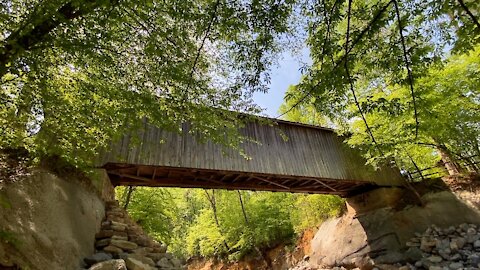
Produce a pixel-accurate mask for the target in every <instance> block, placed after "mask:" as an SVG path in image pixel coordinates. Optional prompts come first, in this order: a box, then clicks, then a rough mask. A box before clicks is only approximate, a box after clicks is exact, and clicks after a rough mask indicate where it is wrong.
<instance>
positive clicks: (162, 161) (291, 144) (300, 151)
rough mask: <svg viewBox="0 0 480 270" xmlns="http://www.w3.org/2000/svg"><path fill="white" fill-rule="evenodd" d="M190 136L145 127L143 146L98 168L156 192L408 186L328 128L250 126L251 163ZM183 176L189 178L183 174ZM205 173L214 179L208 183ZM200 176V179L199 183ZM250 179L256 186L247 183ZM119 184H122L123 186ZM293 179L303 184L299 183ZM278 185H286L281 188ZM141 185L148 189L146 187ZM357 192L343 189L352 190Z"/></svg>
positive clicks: (120, 152) (128, 146) (129, 145)
mask: <svg viewBox="0 0 480 270" xmlns="http://www.w3.org/2000/svg"><path fill="white" fill-rule="evenodd" d="M188 130H189V125H188V124H184V125H183V126H182V134H178V133H175V132H169V131H165V130H161V129H158V128H156V127H153V126H150V125H148V124H145V131H144V132H141V134H140V136H139V139H140V143H139V144H133V140H132V136H131V135H129V134H127V135H125V136H124V137H123V138H122V139H121V140H119V141H118V142H114V143H112V144H111V147H110V149H107V150H106V151H104V152H103V153H102V154H101V155H100V157H99V160H98V163H97V164H98V166H100V167H105V168H107V169H108V170H109V173H111V175H112V176H114V178H115V179H116V181H117V184H123V185H126V184H134V183H133V182H132V178H128V177H125V175H126V172H127V171H128V175H132V174H133V173H134V172H135V171H133V170H134V169H132V168H135V170H136V172H137V174H138V171H139V170H140V171H143V172H140V174H142V173H143V174H144V178H147V179H150V178H151V179H152V181H153V180H154V179H156V180H155V181H157V183H156V184H155V183H149V184H148V185H153V186H156V185H163V186H182V184H181V183H182V179H183V181H184V185H186V184H185V183H186V182H188V181H190V182H188V187H192V185H193V186H195V185H197V187H202V186H198V185H200V182H198V181H200V180H201V181H203V182H202V185H203V187H208V188H218V187H219V186H220V184H219V183H226V185H223V186H222V187H221V188H229V187H231V188H232V189H242V188H241V186H239V185H242V184H243V185H245V187H247V188H246V189H252V185H251V184H250V183H249V184H248V185H247V182H252V181H257V182H258V181H260V182H262V185H263V189H262V188H259V189H258V190H273V189H274V188H279V189H280V190H282V184H281V183H282V182H286V183H289V187H292V188H293V187H298V188H300V189H302V188H301V187H302V186H304V187H310V189H312V188H311V187H317V188H318V190H317V192H316V191H315V190H313V191H312V192H313V193H329V192H328V191H329V190H332V188H330V189H329V188H328V187H329V185H328V184H326V183H327V182H328V183H330V184H332V183H335V182H338V183H339V184H341V183H342V182H343V183H352V184H354V186H358V185H364V184H366V183H370V184H374V185H376V186H401V185H403V183H404V180H403V179H402V177H401V176H400V173H399V172H398V170H397V169H396V168H389V167H383V168H381V169H378V170H375V169H374V168H373V167H372V166H368V165H365V160H364V159H363V158H362V157H361V156H360V154H359V153H358V152H357V151H355V150H354V149H351V148H349V147H348V146H347V145H346V144H345V143H343V138H341V137H338V136H337V135H336V134H335V132H334V131H332V130H330V129H326V128H320V127H315V126H308V125H303V124H298V123H291V122H286V121H276V123H275V124H274V125H264V124H260V123H258V122H250V123H248V124H247V125H246V126H245V127H244V128H242V129H241V130H240V131H241V133H242V134H243V135H246V136H249V137H251V138H253V139H254V140H256V141H258V142H259V144H257V143H253V142H246V143H244V144H243V145H242V148H243V149H244V150H245V152H246V154H247V155H248V156H249V157H250V159H245V158H243V157H242V156H241V155H240V154H239V153H238V152H237V151H235V150H231V149H225V148H224V147H222V146H219V145H216V144H214V143H212V142H211V141H208V142H206V143H204V144H202V143H199V140H198V139H197V138H196V137H195V136H193V135H191V134H189V133H188ZM282 133H283V134H284V135H285V136H286V137H287V138H288V139H287V140H285V139H284V137H285V136H282ZM138 168H140V169H138ZM155 168H158V172H162V173H164V175H163V176H161V175H160V174H156V175H154V171H156V170H157V169H155ZM162 168H163V169H162ZM122 170H123V171H124V172H123V173H122ZM185 170H187V171H189V173H182V172H184V171H185ZM167 171H169V172H170V174H172V173H173V174H175V175H177V178H179V179H177V181H176V182H175V181H174V180H175V179H172V177H171V175H169V174H167V173H166V172H167ZM147 172H148V173H147ZM205 172H209V173H210V174H209V175H212V177H213V178H212V179H210V182H208V180H209V178H208V177H206V175H205ZM200 174H202V177H195V175H200ZM122 175H123V176H122ZM152 176H153V177H152ZM244 176H247V177H244ZM248 176H250V178H254V180H252V179H247V178H249V177H248ZM142 177H143V176H142ZM161 177H163V178H161ZM127 178H128V179H127ZM137 178H138V177H137ZM187 178H188V179H187ZM258 178H260V179H263V181H262V180H258ZM120 179H124V180H122V181H123V182H122V181H121V180H120ZM139 179H140V178H139ZM161 179H170V180H171V181H173V182H172V183H170V182H171V181H170V180H169V181H170V182H169V181H167V180H165V181H167V182H168V183H166V182H165V181H163V180H161ZM199 179H200V180H199ZM234 179H235V180H234ZM269 179H270V180H269ZM271 179H273V180H271ZM295 179H303V180H302V182H301V183H295ZM137 180H138V179H137ZM187 180H188V181H187ZM280 180H282V182H279V181H280ZM129 181H130V182H129ZM162 181H163V182H162ZM214 181H217V183H216V184H215V182H214ZM229 181H232V182H231V183H230V182H229ZM272 181H273V183H272ZM305 181H308V182H307V183H305ZM134 182H135V181H134ZM197 182H198V184H196V183H197ZM142 183H143V184H142ZM162 183H163V184H162ZM175 183H176V184H175ZM205 183H209V184H205ZM359 183H360V184H359ZM137 184H139V185H140V184H141V185H147V184H145V182H140V183H137ZM227 184H228V185H227ZM325 184H326V185H325ZM354 186H350V187H345V188H344V189H345V190H347V189H348V190H350V189H351V188H353V187H354ZM283 188H285V187H284V186H283ZM253 189H255V188H253ZM302 190H303V191H301V192H308V188H307V190H304V189H302ZM291 192H295V191H291ZM345 192H346V191H345ZM330 193H333V192H330Z"/></svg>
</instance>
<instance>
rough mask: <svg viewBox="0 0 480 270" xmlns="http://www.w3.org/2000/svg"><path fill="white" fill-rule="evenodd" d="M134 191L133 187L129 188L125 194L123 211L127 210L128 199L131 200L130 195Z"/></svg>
mask: <svg viewBox="0 0 480 270" xmlns="http://www.w3.org/2000/svg"><path fill="white" fill-rule="evenodd" d="M134 190H135V188H134V187H132V186H129V187H128V192H127V198H126V199H125V204H124V205H123V209H125V210H127V208H128V204H130V199H131V198H132V193H133V191H134Z"/></svg>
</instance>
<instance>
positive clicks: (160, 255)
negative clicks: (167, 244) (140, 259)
mask: <svg viewBox="0 0 480 270" xmlns="http://www.w3.org/2000/svg"><path fill="white" fill-rule="evenodd" d="M146 256H147V257H149V258H151V259H152V260H153V261H155V262H158V261H159V260H161V259H162V258H164V257H165V253H148V254H147V255H146Z"/></svg>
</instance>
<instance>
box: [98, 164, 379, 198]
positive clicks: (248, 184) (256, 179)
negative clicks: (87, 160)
mask: <svg viewBox="0 0 480 270" xmlns="http://www.w3.org/2000/svg"><path fill="white" fill-rule="evenodd" d="M104 168H105V169H106V170H107V173H108V175H109V177H110V180H111V182H112V184H113V185H114V186H149V187H181V188H208V189H228V190H256V191H280V192H293V193H311V194H335V195H339V196H342V197H346V196H350V195H353V194H356V193H358V192H361V191H365V190H369V189H372V188H374V187H375V186H376V185H375V184H374V183H371V182H366V181H355V180H344V179H342V180H336V179H324V178H315V177H302V176H290V175H274V174H261V173H249V172H239V171H219V170H208V169H196V168H178V167H166V166H146V165H131V164H119V163H108V164H106V165H105V166H104Z"/></svg>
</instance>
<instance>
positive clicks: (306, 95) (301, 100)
mask: <svg viewBox="0 0 480 270" xmlns="http://www.w3.org/2000/svg"><path fill="white" fill-rule="evenodd" d="M380 1H381V0H380ZM392 2H393V0H390V1H389V2H388V3H387V4H385V5H384V6H383V7H382V8H381V9H380V10H379V11H378V12H377V13H376V14H375V16H374V17H373V19H372V20H371V21H370V22H369V23H368V25H367V26H366V27H365V28H364V29H363V30H362V32H360V34H359V35H358V36H357V38H355V40H354V41H353V42H352V46H351V47H350V48H348V49H347V50H346V51H345V54H344V55H343V56H342V58H340V59H339V61H337V62H336V63H335V65H334V67H333V69H332V71H334V70H336V69H337V68H338V67H339V66H340V64H341V63H343V62H344V61H345V60H346V58H347V57H348V55H349V54H350V52H351V51H352V50H353V49H354V47H355V46H356V45H357V43H358V42H360V40H362V38H363V36H364V35H365V34H366V33H367V32H368V31H369V30H370V28H372V26H373V25H374V24H375V23H376V22H377V21H378V19H380V17H381V15H382V14H383V13H384V12H385V11H386V10H387V8H388V7H389V6H390V5H391V4H392ZM319 85H320V82H319V83H317V84H315V85H314V86H313V87H312V88H311V89H310V90H309V91H308V92H307V93H306V94H305V95H304V96H303V97H302V98H301V99H300V100H299V101H298V102H296V103H295V104H293V105H292V106H291V107H290V108H289V109H288V110H287V111H286V112H284V113H282V114H280V115H278V116H277V117H276V118H280V117H282V116H283V115H285V114H287V113H288V112H290V111H291V110H293V109H294V108H296V107H297V106H298V105H300V104H301V103H302V102H303V101H304V100H305V99H306V98H307V97H308V96H310V95H311V94H312V92H313V90H314V89H315V88H317V87H318V86H319Z"/></svg>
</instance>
